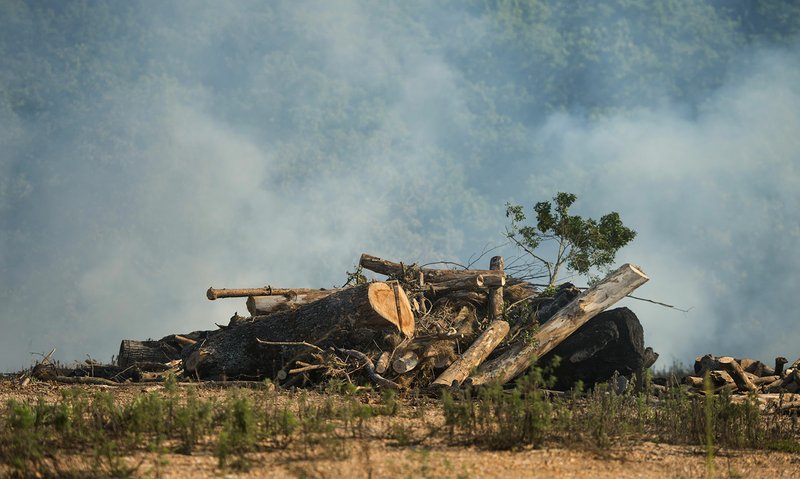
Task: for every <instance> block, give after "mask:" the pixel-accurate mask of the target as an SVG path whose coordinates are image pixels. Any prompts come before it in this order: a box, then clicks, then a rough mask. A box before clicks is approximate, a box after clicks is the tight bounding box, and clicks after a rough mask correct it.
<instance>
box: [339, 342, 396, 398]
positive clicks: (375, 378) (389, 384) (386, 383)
mask: <svg viewBox="0 0 800 479" xmlns="http://www.w3.org/2000/svg"><path fill="white" fill-rule="evenodd" d="M333 349H334V351H336V352H337V353H339V354H346V355H348V356H353V357H355V358H358V359H360V360H361V361H364V369H366V371H367V376H369V378H370V380H372V382H374V383H375V384H377V385H379V386H382V387H385V388H388V389H395V390H396V389H400V385H399V384H397V383H395V382H393V381H390V380H388V379H386V378H385V377H383V376H381V375H380V374H378V373H376V372H375V365H374V364H373V363H372V360H371V359H370V358H368V357H367V355H366V354H364V353H362V352H361V351H356V350H354V349H342V348H333Z"/></svg>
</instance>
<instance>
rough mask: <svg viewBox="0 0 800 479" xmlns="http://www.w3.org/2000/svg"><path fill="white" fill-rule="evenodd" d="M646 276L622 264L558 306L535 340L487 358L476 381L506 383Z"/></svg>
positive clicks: (635, 268)
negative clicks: (565, 303) (566, 303)
mask: <svg viewBox="0 0 800 479" xmlns="http://www.w3.org/2000/svg"><path fill="white" fill-rule="evenodd" d="M648 279H649V278H648V277H647V276H646V275H645V274H644V273H643V272H642V271H640V270H639V269H638V268H637V267H636V266H633V265H631V264H625V265H623V266H622V267H620V268H619V269H617V270H616V271H614V272H613V273H611V274H610V275H608V276H606V278H605V279H603V280H602V281H601V282H599V283H597V284H595V285H594V286H592V287H591V288H589V289H587V290H586V291H584V292H582V293H581V294H580V295H579V296H578V297H576V298H575V299H574V300H573V301H572V302H570V303H569V304H568V305H567V306H565V307H564V308H562V309H561V310H559V311H558V312H557V313H556V314H555V315H553V317H552V318H550V320H549V321H548V322H547V323H545V324H544V325H543V326H542V327H541V329H539V331H538V332H537V333H536V335H535V336H534V341H531V342H518V343H516V344H515V345H514V346H512V347H511V348H510V349H509V350H508V351H506V352H505V353H504V354H503V355H501V356H499V357H498V358H496V359H493V360H492V361H489V362H487V363H485V364H484V365H483V367H481V368H480V370H479V372H478V374H477V375H476V376H475V377H473V380H472V383H473V384H476V385H480V384H487V383H492V382H499V383H501V384H505V383H507V382H508V381H510V380H512V379H514V378H515V377H517V376H518V375H520V374H521V373H523V372H524V371H525V370H526V369H528V368H529V367H530V365H531V360H532V359H533V358H540V357H542V356H544V355H545V354H546V353H547V352H548V351H550V350H551V349H553V348H554V347H556V346H557V345H558V344H559V343H561V342H562V341H563V340H564V339H565V338H567V337H568V336H569V335H570V334H572V333H573V332H574V331H575V330H576V329H578V328H579V327H580V326H581V325H582V324H584V323H586V322H587V321H588V320H590V319H592V318H593V317H594V316H596V315H597V314H599V313H601V312H602V311H603V310H605V309H606V308H608V307H609V306H611V305H613V304H614V303H616V302H617V301H619V300H620V299H622V298H624V297H625V296H627V295H628V294H630V293H631V292H632V291H633V290H635V289H636V288H638V287H639V286H641V285H642V284H644V283H645V282H647V280H648Z"/></svg>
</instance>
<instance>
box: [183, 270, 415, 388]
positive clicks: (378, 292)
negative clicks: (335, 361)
mask: <svg viewBox="0 0 800 479" xmlns="http://www.w3.org/2000/svg"><path fill="white" fill-rule="evenodd" d="M387 334H389V335H391V334H395V335H398V334H401V335H405V336H412V335H413V334H414V316H413V313H412V312H411V305H410V304H409V301H408V298H407V297H406V294H405V292H404V291H403V288H401V287H400V286H399V284H397V283H396V282H395V283H382V282H375V283H367V284H362V285H359V286H354V287H351V288H347V289H343V290H341V291H337V292H335V293H333V294H331V295H329V296H327V297H325V298H322V299H320V300H318V301H315V302H313V303H309V304H305V305H302V306H300V307H298V308H297V309H294V310H291V311H282V312H278V313H274V314H271V315H269V316H261V317H259V318H258V319H256V320H253V321H249V322H242V323H240V324H238V325H236V326H233V327H229V328H227V329H223V330H220V331H218V332H216V333H215V334H214V335H211V336H209V337H208V338H207V339H206V340H205V341H203V342H199V343H197V344H195V345H193V346H190V347H189V348H188V351H187V357H186V360H185V364H184V367H185V369H186V371H187V373H190V375H192V376H198V377H201V378H223V377H242V378H245V377H267V376H270V377H271V376H274V375H275V374H276V373H277V371H279V370H281V369H283V368H284V366H285V364H286V363H287V362H291V361H292V360H295V359H300V358H302V357H303V356H304V355H307V354H309V353H310V352H313V351H314V350H315V349H316V350H323V349H326V348H328V347H334V346H336V347H342V346H345V345H347V346H348V347H349V348H352V349H357V348H362V349H364V350H367V349H374V348H375V347H376V346H377V347H380V346H381V345H383V346H385V344H384V343H385V341H386V340H385V336H386V335H387ZM259 340H261V341H259Z"/></svg>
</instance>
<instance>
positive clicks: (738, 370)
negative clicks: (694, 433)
mask: <svg viewBox="0 0 800 479" xmlns="http://www.w3.org/2000/svg"><path fill="white" fill-rule="evenodd" d="M787 363H788V361H787V360H786V358H784V357H777V358H775V365H774V367H772V366H768V365H766V364H764V363H762V362H761V361H757V360H755V359H735V358H732V357H730V356H721V357H717V356H713V355H711V354H706V355H705V356H701V357H698V358H697V359H695V362H694V373H695V374H694V375H690V376H686V377H684V378H683V383H684V384H686V385H687V386H688V387H690V388H691V389H694V390H695V391H697V392H703V391H705V390H706V387H707V386H706V385H705V377H706V376H708V378H709V381H710V384H709V386H710V388H711V389H712V390H713V392H714V393H720V392H723V391H728V392H741V393H797V392H800V359H798V360H797V361H795V362H794V363H792V365H791V366H789V367H788V368H786V367H785V366H786V364H787Z"/></svg>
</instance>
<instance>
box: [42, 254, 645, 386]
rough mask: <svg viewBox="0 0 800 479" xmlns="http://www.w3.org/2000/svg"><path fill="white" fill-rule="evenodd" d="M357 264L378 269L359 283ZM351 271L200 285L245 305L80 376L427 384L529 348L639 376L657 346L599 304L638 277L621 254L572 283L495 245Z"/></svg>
mask: <svg viewBox="0 0 800 479" xmlns="http://www.w3.org/2000/svg"><path fill="white" fill-rule="evenodd" d="M361 268H363V269H365V270H370V271H373V272H375V273H378V274H381V275H384V276H386V280H384V281H371V282H368V281H366V278H365V277H364V276H363V275H362V274H360V272H361ZM350 279H351V280H352V281H349V283H351V284H348V285H347V286H346V287H343V288H335V289H327V290H325V289H321V290H316V289H307V288H281V289H279V288H272V287H269V286H268V287H264V288H250V289H213V288H209V290H208V292H207V296H208V298H209V299H212V300H216V299H219V298H246V305H247V309H248V312H249V313H250V316H247V317H243V316H239V315H238V313H237V314H235V315H234V316H233V317H232V318H231V319H230V321H229V322H228V324H225V325H217V326H218V327H217V328H216V329H214V330H206V331H194V332H191V333H184V334H173V335H169V336H166V337H164V338H162V339H160V340H157V341H153V340H149V341H136V340H123V341H122V343H121V345H120V351H119V355H118V358H117V364H116V365H114V366H113V367H112V369H108V371H109V372H108V375H105V376H102V375H95V374H94V373H92V374H89V375H88V377H87V375H85V374H84V375H83V376H81V377H85V378H86V379H84V381H89V380H91V379H93V377H104V378H105V379H104V380H113V381H134V382H135V381H148V380H152V381H155V380H159V379H161V378H163V377H165V376H166V375H167V374H176V373H177V375H178V376H180V377H183V378H184V379H186V380H215V381H231V380H251V381H256V380H262V379H270V380H272V381H274V382H277V383H279V384H281V385H286V386H292V385H298V386H301V385H307V384H317V383H320V382H322V381H325V380H329V379H331V378H339V379H342V380H345V381H349V382H353V383H356V382H371V383H372V384H374V385H376V386H377V387H380V388H392V389H405V388H419V389H439V388H450V387H457V386H461V385H466V384H471V385H481V384H487V383H493V382H499V383H503V384H504V383H507V382H509V381H512V380H514V379H515V378H516V377H518V376H520V375H521V374H523V373H524V372H525V371H526V370H527V369H528V368H529V367H530V366H531V364H532V361H534V358H542V361H540V363H549V362H550V361H551V359H552V358H553V357H554V356H556V355H557V356H559V357H561V358H563V359H562V360H561V361H560V363H559V364H558V366H557V367H556V369H555V372H556V375H557V376H558V377H559V386H560V387H562V388H568V387H570V386H571V385H572V383H573V382H575V381H577V380H581V381H583V382H584V384H587V385H591V384H594V383H596V382H599V381H605V380H607V379H608V378H610V377H612V376H614V375H615V374H619V375H623V376H627V377H629V378H630V377H632V376H634V375H639V374H640V373H641V372H642V371H643V370H644V369H646V368H647V367H649V366H650V365H652V364H653V362H655V359H656V358H657V355H656V354H655V353H654V352H653V351H652V349H650V348H645V347H644V342H643V331H642V327H641V324H640V323H639V320H638V318H636V316H635V314H633V312H631V311H630V310H628V309H626V308H621V309H616V310H610V311H606V312H604V311H605V310H607V309H608V308H609V307H610V306H612V305H613V304H615V303H616V302H617V301H619V300H620V299H622V298H624V297H625V296H627V295H628V294H630V293H631V292H632V291H633V290H635V289H636V288H637V287H639V286H640V285H642V284H644V283H645V282H646V281H647V280H648V278H647V276H646V275H645V274H644V273H643V272H641V271H640V270H639V269H638V268H637V267H636V266H633V265H630V264H626V265H623V266H622V267H620V268H619V269H617V270H616V271H614V272H612V273H611V274H609V275H608V276H607V277H606V278H605V279H603V280H602V281H599V282H598V283H596V284H594V285H593V286H592V287H590V288H588V289H586V290H584V291H580V290H578V289H577V288H575V287H574V286H573V285H571V284H569V283H567V284H563V285H561V286H560V287H558V288H555V289H554V290H551V291H549V292H548V293H549V294H543V293H541V292H539V291H537V289H536V288H535V287H534V286H533V285H532V284H530V283H528V282H526V281H522V280H519V279H517V278H513V277H511V276H508V275H507V274H506V273H505V271H504V265H503V258H502V257H499V256H497V257H494V258H492V260H491V262H490V265H489V269H486V270H466V269H462V270H454V269H434V268H425V267H418V266H416V265H406V264H404V263H395V262H391V261H387V260H383V259H380V258H377V257H374V256H371V255H368V254H364V255H362V256H361V259H360V262H359V271H357V272H356V273H355V274H352V275H351V278H350ZM97 370H98V371H99V370H100V368H98V369H97ZM54 374H56V375H57V376H59V377H64V374H61V373H59V372H56V373H54Z"/></svg>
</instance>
